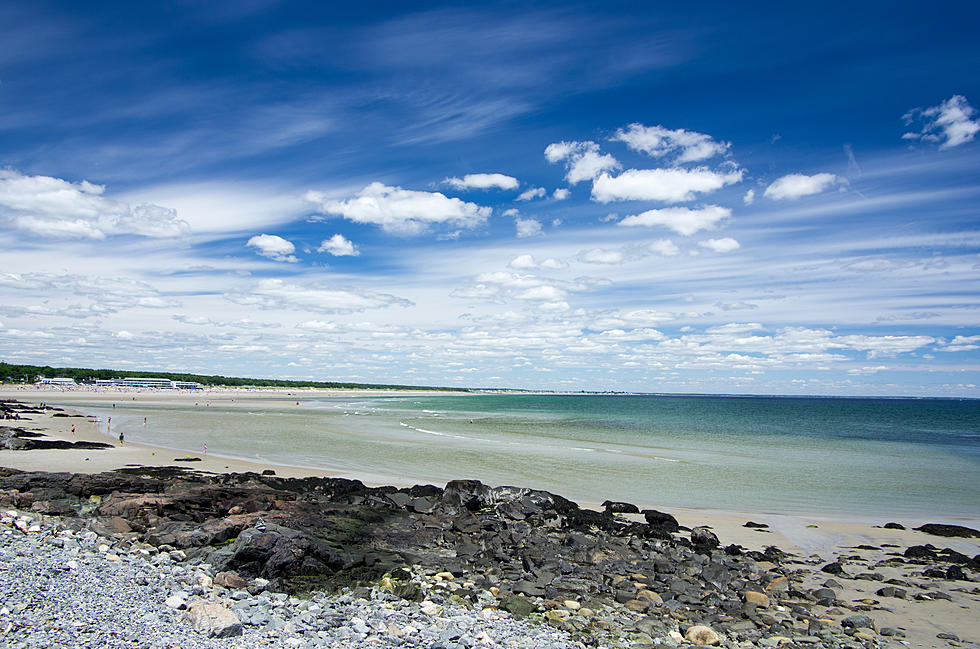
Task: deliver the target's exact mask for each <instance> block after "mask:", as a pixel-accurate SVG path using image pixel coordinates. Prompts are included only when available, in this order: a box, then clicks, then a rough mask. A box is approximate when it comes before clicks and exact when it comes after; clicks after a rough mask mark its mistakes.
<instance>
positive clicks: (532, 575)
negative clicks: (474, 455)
mask: <svg viewBox="0 0 980 649" xmlns="http://www.w3.org/2000/svg"><path fill="white" fill-rule="evenodd" d="M0 508H3V509H5V510H6V513H5V514H4V515H3V526H4V527H2V528H0V532H2V533H0V553H2V556H0V559H2V561H0V565H2V566H3V567H2V568H0V593H2V597H3V600H2V607H0V634H2V635H0V638H4V643H5V644H6V646H14V647H47V646H63V645H65V644H75V645H76V646H113V647H115V646H118V647H173V646H180V647H182V648H184V649H186V648H188V647H199V646H200V647H211V646H236V647H237V646H248V647H252V646H265V645H271V646H284V647H333V646H372V647H373V646H393V647H394V646H407V647H423V646H424V647H432V648H434V649H439V648H440V647H441V648H443V649H469V648H471V647H481V646H486V647H495V646H508V647H511V646H513V647H531V646H540V647H570V646H600V647H625V646H630V647H634V646H641V647H642V646H677V645H680V644H694V645H698V644H700V645H718V646H725V647H901V646H978V645H977V644H976V641H977V639H978V638H977V633H976V631H977V629H976V627H973V628H957V629H942V630H939V631H938V632H934V633H931V636H932V637H930V638H928V640H929V644H926V643H925V642H923V641H920V640H917V639H915V638H914V637H913V636H914V633H913V629H911V628H910V627H909V626H907V625H905V624H903V623H902V620H901V617H900V616H901V615H902V610H901V608H900V607H901V606H909V605H912V606H922V607H931V606H960V607H967V608H972V609H973V610H974V611H976V610H980V608H978V607H977V603H978V602H980V590H978V588H977V583H976V579H977V574H978V571H980V556H974V557H970V556H967V555H964V554H962V553H960V552H957V551H956V550H953V549H951V548H942V547H938V546H935V545H931V544H930V543H929V542H928V541H932V542H933V543H936V542H938V543H940V544H941V543H942V541H943V538H942V537H937V536H934V535H928V536H927V535H926V533H925V532H921V533H920V534H922V536H923V539H924V542H923V544H921V545H912V546H910V547H905V548H900V547H893V548H882V547H872V546H864V547H855V548H851V549H849V550H848V553H846V554H843V555H842V556H840V557H838V558H837V560H836V561H832V562H829V563H828V562H826V561H821V560H819V559H816V558H812V557H797V556H793V555H790V554H787V553H785V552H783V551H780V550H779V549H777V548H775V547H769V548H767V549H766V550H765V551H763V552H759V551H746V550H745V549H744V548H741V547H739V546H736V545H723V544H722V543H721V542H720V541H719V539H718V538H717V537H716V535H715V534H714V532H713V531H712V530H711V529H709V528H707V527H695V528H692V529H686V528H682V527H680V526H679V525H678V524H677V521H676V520H675V519H674V517H673V516H671V515H669V514H665V513H662V512H658V511H655V510H645V511H642V512H641V511H638V509H637V508H636V507H634V506H632V505H630V504H628V503H614V502H607V503H605V510H604V511H593V510H589V509H582V508H580V507H579V506H578V505H576V504H575V503H573V502H571V501H569V500H566V499H564V498H562V497H561V496H558V495H555V494H551V493H548V492H544V491H536V490H531V489H521V488H516V487H489V486H487V485H484V484H481V483H479V482H476V481H468V480H460V481H454V482H450V483H449V484H448V485H447V486H446V487H445V488H444V489H443V488H438V487H434V486H431V485H422V486H415V487H411V488H404V489H396V488H395V487H374V488H372V487H366V486H365V485H363V484H361V483H360V482H358V481H356V480H345V479H340V478H280V477H278V476H276V475H274V474H272V472H271V471H270V472H267V474H266V475H261V474H257V473H244V474H217V475H216V474H207V473H203V472H197V471H194V470H191V469H188V468H182V467H131V468H128V469H124V470H120V471H113V472H108V473H100V474H73V473H41V472H22V471H17V470H12V469H0ZM932 531H933V532H945V533H951V534H970V533H973V532H975V530H969V529H968V528H960V529H955V528H954V529H941V528H932ZM868 590H870V593H868V595H867V596H863V595H860V596H857V598H855V596H854V593H855V592H861V591H868ZM896 613H897V614H898V618H897V621H896ZM126 620H130V621H132V620H138V621H140V623H139V624H137V625H134V624H132V623H131V622H126ZM903 627H905V628H903ZM140 628H142V629H143V630H139V629H140ZM221 636H231V637H232V638H231V639H232V640H234V642H233V643H232V644H227V642H226V641H225V640H222V639H221ZM239 636H241V637H239ZM937 636H938V637H937ZM66 638H74V639H76V640H75V641H74V643H68V642H66V640H65V639H66ZM223 643H224V644H223Z"/></svg>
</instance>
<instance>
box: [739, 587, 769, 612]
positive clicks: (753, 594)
mask: <svg viewBox="0 0 980 649" xmlns="http://www.w3.org/2000/svg"><path fill="white" fill-rule="evenodd" d="M743 597H745V602H746V603H747V604H755V605H756V606H758V607H760V608H769V597H768V596H767V595H766V594H764V593H760V592H757V591H754V590H747V591H745V594H744V595H743Z"/></svg>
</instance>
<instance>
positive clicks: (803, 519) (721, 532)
mask: <svg viewBox="0 0 980 649" xmlns="http://www.w3.org/2000/svg"><path fill="white" fill-rule="evenodd" d="M300 393H302V394H304V395H307V396H309V395H316V396H320V397H324V396H336V397H355V396H356V397H363V396H389V395H392V394H396V395H400V394H406V393H405V392H403V391H388V390H378V391H375V390H320V389H303V390H297V389H269V390H265V389H262V390H259V389H242V388H216V389H208V390H195V391H159V390H149V389H145V388H111V389H101V388H100V389H93V388H79V387H78V386H76V387H73V388H70V389H68V390H64V389H57V388H56V389H49V388H42V389H38V388H36V387H34V386H30V387H27V388H13V389H12V388H11V387H10V386H0V400H3V399H13V400H19V401H24V402H28V403H41V402H43V403H46V404H49V405H52V406H57V407H59V408H64V409H65V414H69V415H71V416H67V417H53V416H52V415H50V414H49V415H45V416H43V419H42V418H40V417H39V418H38V419H34V420H31V421H27V420H20V421H24V422H25V424H28V423H29V424H30V425H29V426H24V427H25V428H29V429H32V430H37V431H38V432H41V433H43V434H45V435H47V436H49V437H50V438H51V439H54V440H65V441H94V442H109V443H111V444H112V445H113V447H114V448H109V449H105V450H94V451H88V450H74V449H71V450H32V451H0V466H7V467H10V468H15V469H20V470H26V471H69V472H74V473H101V472H104V471H113V470H116V469H120V468H125V467H133V466H175V465H179V466H184V467H186V468H189V469H193V470H196V471H203V472H211V473H245V472H254V473H261V472H262V471H267V470H272V471H275V474H276V475H277V476H279V477H284V478H305V477H335V478H346V479H350V480H360V481H361V482H362V483H364V484H365V485H366V486H369V487H380V486H388V485H390V486H394V487H397V488H408V487H412V486H413V485H415V484H418V482H417V481H415V480H413V479H411V478H408V477H405V476H397V475H383V474H372V473H364V472H352V471H348V470H344V469H342V468H339V467H302V466H294V465H287V464H281V463H271V462H268V463H267V462H259V461H255V460H251V459H246V458H238V457H229V456H224V455H220V454H213V453H208V454H205V453H203V452H193V451H186V450H183V449H173V448H168V447H165V446H155V445H149V444H144V443H137V442H128V441H127V442H125V444H124V445H123V446H121V447H120V446H119V445H118V441H117V440H116V438H115V437H112V436H108V437H107V436H106V435H105V434H104V433H102V432H100V431H99V430H98V428H97V423H96V421H97V420H95V419H94V418H93V417H92V416H91V415H86V414H84V413H83V412H81V411H79V410H77V409H76V407H75V406H73V405H72V404H71V403H70V402H71V401H72V400H73V399H70V398H69V399H66V398H65V397H66V396H67V394H72V395H78V397H79V398H78V399H77V400H86V401H91V400H94V401H100V402H101V401H104V402H106V403H107V404H108V403H112V402H120V401H123V400H127V399H125V397H129V398H133V399H135V398H137V397H138V398H139V400H140V401H141V402H143V403H155V404H168V403H174V402H194V401H208V402H211V403H216V402H217V403H221V404H222V405H230V404H231V403H235V404H236V405H237V406H241V407H247V406H248V405H250V404H251V403H255V402H256V401H263V400H267V399H281V398H283V397H293V396H300ZM416 394H432V393H430V392H419V393H416ZM72 423H75V424H76V434H75V436H72V435H71V433H70V428H71V424H72ZM0 425H10V426H19V424H18V422H17V420H13V421H11V422H9V423H8V422H5V423H4V424H0ZM183 458H199V459H198V460H192V461H181V460H183ZM460 477H464V478H465V477H466V476H460ZM436 486H438V487H444V486H445V484H437V485H436ZM604 500H605V497H604V496H603V495H602V494H594V495H593V497H592V498H587V499H579V500H577V501H576V502H577V503H578V504H579V505H580V506H581V507H583V508H586V509H595V510H601V509H602V506H601V504H600V503H602V502H603V501H604ZM634 504H636V505H637V506H639V507H640V508H641V509H643V508H655V509H658V510H661V511H665V512H667V513H670V514H672V515H673V516H675V517H676V518H677V520H678V522H679V523H680V524H681V525H682V526H685V527H688V528H693V527H696V526H702V525H707V526H709V527H711V528H712V529H713V530H714V531H715V532H716V533H717V534H718V536H719V538H721V539H722V540H723V542H725V543H735V544H738V545H742V546H744V547H746V548H748V549H752V550H760V551H761V550H763V549H764V548H765V547H766V546H770V545H775V546H777V547H779V548H781V549H785V550H787V551H790V552H793V553H796V554H800V555H804V556H806V555H817V556H820V557H821V558H823V559H827V560H831V559H832V558H833V557H834V556H836V555H838V554H840V553H842V552H844V551H845V550H846V548H849V547H854V546H858V545H881V544H895V545H913V544H916V543H927V542H930V538H932V537H930V536H929V535H927V534H923V533H922V532H917V531H915V530H914V529H913V528H914V527H917V526H919V525H922V524H925V523H946V524H954V525H963V526H966V527H977V528H980V519H976V518H970V517H955V516H938V517H935V519H930V520H925V519H923V518H921V517H911V516H892V517H889V518H887V519H885V518H880V517H873V516H862V515H860V514H854V515H850V516H848V515H831V514H825V513H813V512H810V513H801V512H775V511H746V510H742V509H718V508H697V507H684V506H671V505H663V504H660V503H656V502H642V503H640V502H638V503H634ZM749 521H752V522H755V523H762V524H765V525H767V526H768V527H766V528H748V527H745V526H744V524H745V523H746V522H749ZM885 523H898V524H900V525H902V526H904V527H905V528H906V529H905V530H897V529H886V528H884V527H882V526H883V525H884V524H885ZM943 541H944V542H946V544H947V545H948V546H949V547H951V548H953V549H954V550H957V551H958V552H963V553H964V554H968V555H971V556H972V555H975V554H978V553H980V540H976V541H978V542H972V540H965V539H962V540H961V539H943Z"/></svg>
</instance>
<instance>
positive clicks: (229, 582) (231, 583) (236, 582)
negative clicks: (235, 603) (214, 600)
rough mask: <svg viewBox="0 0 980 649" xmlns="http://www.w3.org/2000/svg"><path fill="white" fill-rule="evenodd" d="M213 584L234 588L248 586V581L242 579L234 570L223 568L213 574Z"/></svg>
mask: <svg viewBox="0 0 980 649" xmlns="http://www.w3.org/2000/svg"><path fill="white" fill-rule="evenodd" d="M214 585H215V586H221V587H222V588H228V589H232V590H236V589H243V588H245V587H246V586H248V582H247V581H245V580H244V579H242V578H241V577H240V576H239V575H238V573H236V572H233V571H231V570H223V571H221V572H219V573H218V574H216V575H215V576H214Z"/></svg>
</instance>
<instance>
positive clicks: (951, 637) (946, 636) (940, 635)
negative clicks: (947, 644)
mask: <svg viewBox="0 0 980 649" xmlns="http://www.w3.org/2000/svg"><path fill="white" fill-rule="evenodd" d="M936 637H937V638H939V639H940V640H952V641H953V642H959V641H960V637H959V636H958V635H956V634H955V633H947V632H945V631H944V632H943V633H937V634H936Z"/></svg>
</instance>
